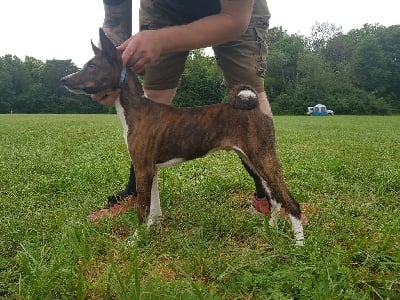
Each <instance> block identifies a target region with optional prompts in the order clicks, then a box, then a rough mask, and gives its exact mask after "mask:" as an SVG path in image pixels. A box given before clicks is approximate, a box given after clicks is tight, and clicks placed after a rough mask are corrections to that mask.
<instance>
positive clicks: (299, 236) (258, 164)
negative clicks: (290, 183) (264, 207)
mask: <svg viewBox="0 0 400 300" xmlns="http://www.w3.org/2000/svg"><path fill="white" fill-rule="evenodd" d="M254 157H257V156H255V155H252V156H251V157H249V160H250V161H251V163H252V165H253V166H254V168H255V170H256V171H257V173H258V174H259V175H260V176H261V178H263V180H265V182H266V183H267V184H268V187H269V188H270V189H271V194H272V196H273V197H272V198H273V199H275V200H276V203H274V202H275V201H271V206H272V213H271V219H270V225H275V223H276V220H277V218H278V217H279V213H280V206H281V205H282V206H283V207H284V208H285V210H286V212H287V214H288V216H289V220H290V222H291V224H292V230H293V233H294V237H295V240H296V245H298V246H302V245H303V243H304V233H303V225H302V222H301V210H300V205H299V203H298V202H297V201H296V200H295V199H294V198H293V196H292V195H291V194H290V192H289V190H288V188H287V186H286V183H285V181H284V179H283V175H282V169H281V167H280V164H279V161H278V157H277V155H276V152H275V151H274V150H273V149H269V150H268V151H266V152H265V155H264V158H262V159H253V160H252V159H251V158H254Z"/></svg>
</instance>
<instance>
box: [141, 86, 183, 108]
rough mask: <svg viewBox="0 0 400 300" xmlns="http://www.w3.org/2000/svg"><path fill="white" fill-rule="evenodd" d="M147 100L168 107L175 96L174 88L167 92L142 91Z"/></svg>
mask: <svg viewBox="0 0 400 300" xmlns="http://www.w3.org/2000/svg"><path fill="white" fill-rule="evenodd" d="M144 93H145V95H146V97H147V98H149V99H151V100H153V101H154V102H157V103H162V104H167V105H170V104H171V103H172V100H173V99H174V96H175V94H176V88H174V89H167V90H147V89H145V91H144Z"/></svg>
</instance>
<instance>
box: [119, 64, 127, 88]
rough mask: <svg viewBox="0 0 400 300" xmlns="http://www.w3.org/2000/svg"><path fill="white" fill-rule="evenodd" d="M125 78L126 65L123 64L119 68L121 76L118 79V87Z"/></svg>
mask: <svg viewBox="0 0 400 300" xmlns="http://www.w3.org/2000/svg"><path fill="white" fill-rule="evenodd" d="M125 79H126V66H123V67H122V70H121V77H120V79H119V87H122V85H123V84H124V82H125Z"/></svg>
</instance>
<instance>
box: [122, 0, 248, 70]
mask: <svg viewBox="0 0 400 300" xmlns="http://www.w3.org/2000/svg"><path fill="white" fill-rule="evenodd" d="M220 3H221V12H220V13H219V14H216V15H211V16H208V17H205V18H202V19H200V20H197V21H195V22H193V23H189V24H185V25H179V26H172V27H166V28H162V29H158V30H145V31H141V32H139V33H137V34H136V35H134V36H132V37H131V38H130V39H128V40H127V41H126V42H125V43H123V44H122V45H121V46H119V48H118V49H119V50H121V51H123V54H122V60H123V62H124V64H126V65H128V66H131V67H133V69H134V70H135V71H136V72H141V71H143V70H144V69H145V68H146V66H148V65H151V64H152V63H154V62H155V61H156V60H157V58H158V57H159V56H160V55H161V53H167V52H174V51H184V50H192V49H197V48H203V47H207V46H212V45H218V44H222V43H224V42H227V41H230V40H233V39H235V38H237V37H238V36H240V35H242V34H243V33H244V32H245V31H246V29H247V27H248V25H249V22H250V18H251V13H252V10H253V4H254V0H221V1H220Z"/></svg>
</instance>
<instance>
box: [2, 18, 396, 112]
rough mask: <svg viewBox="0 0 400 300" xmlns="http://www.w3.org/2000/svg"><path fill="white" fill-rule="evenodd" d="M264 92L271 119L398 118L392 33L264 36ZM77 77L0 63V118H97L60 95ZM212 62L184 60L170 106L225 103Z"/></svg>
mask: <svg viewBox="0 0 400 300" xmlns="http://www.w3.org/2000/svg"><path fill="white" fill-rule="evenodd" d="M267 40H268V44H269V53H268V69H267V74H266V76H265V84H264V86H265V89H266V91H267V94H268V97H269V100H270V102H271V106H272V108H273V111H274V114H276V115H279V114H305V112H306V107H307V106H313V105H315V104H317V103H323V104H325V105H327V106H328V108H329V109H333V110H335V112H336V113H340V114H392V113H395V114H398V113H400V88H399V82H400V59H399V57H400V25H395V26H390V27H385V26H380V25H378V24H375V25H371V24H365V25H364V26H363V27H362V28H359V29H353V30H351V31H349V32H348V33H343V32H342V29H341V28H340V27H337V26H335V25H334V24H330V23H316V24H315V25H314V26H313V28H312V33H311V35H310V36H309V37H305V36H301V35H297V34H291V35H289V34H287V32H286V31H285V30H284V29H283V28H282V27H275V28H271V29H270V30H269V33H268V39H267ZM76 70H78V68H77V67H76V66H75V65H74V64H73V62H72V61H71V60H65V61H59V60H51V61H46V62H45V63H43V62H41V61H39V60H36V59H35V58H32V57H26V58H25V61H21V60H20V59H19V58H18V57H15V56H11V55H5V56H4V57H0V113H10V112H11V111H13V112H15V113H39V112H40V113H99V112H110V111H114V110H110V109H107V108H105V107H101V106H100V105H98V104H97V103H94V102H93V101H91V100H90V98H89V97H87V96H82V95H74V94H71V93H70V92H68V91H67V90H66V89H65V88H64V87H63V86H62V85H61V83H60V81H59V79H60V78H61V77H62V76H64V75H67V74H69V73H71V72H74V71H76ZM222 82H223V80H222V74H221V72H220V70H219V69H218V67H217V66H216V63H215V59H214V58H213V57H210V56H207V55H206V54H205V52H204V51H203V50H194V51H192V52H191V53H190V55H189V57H188V59H187V63H186V68H185V71H184V73H183V76H182V79H181V82H180V85H179V87H178V92H177V96H176V98H175V99H174V104H175V105H177V106H198V105H207V104H212V103H218V102H220V101H221V100H223V99H224V98H226V95H227V91H226V90H224V89H222V88H221V84H222Z"/></svg>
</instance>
